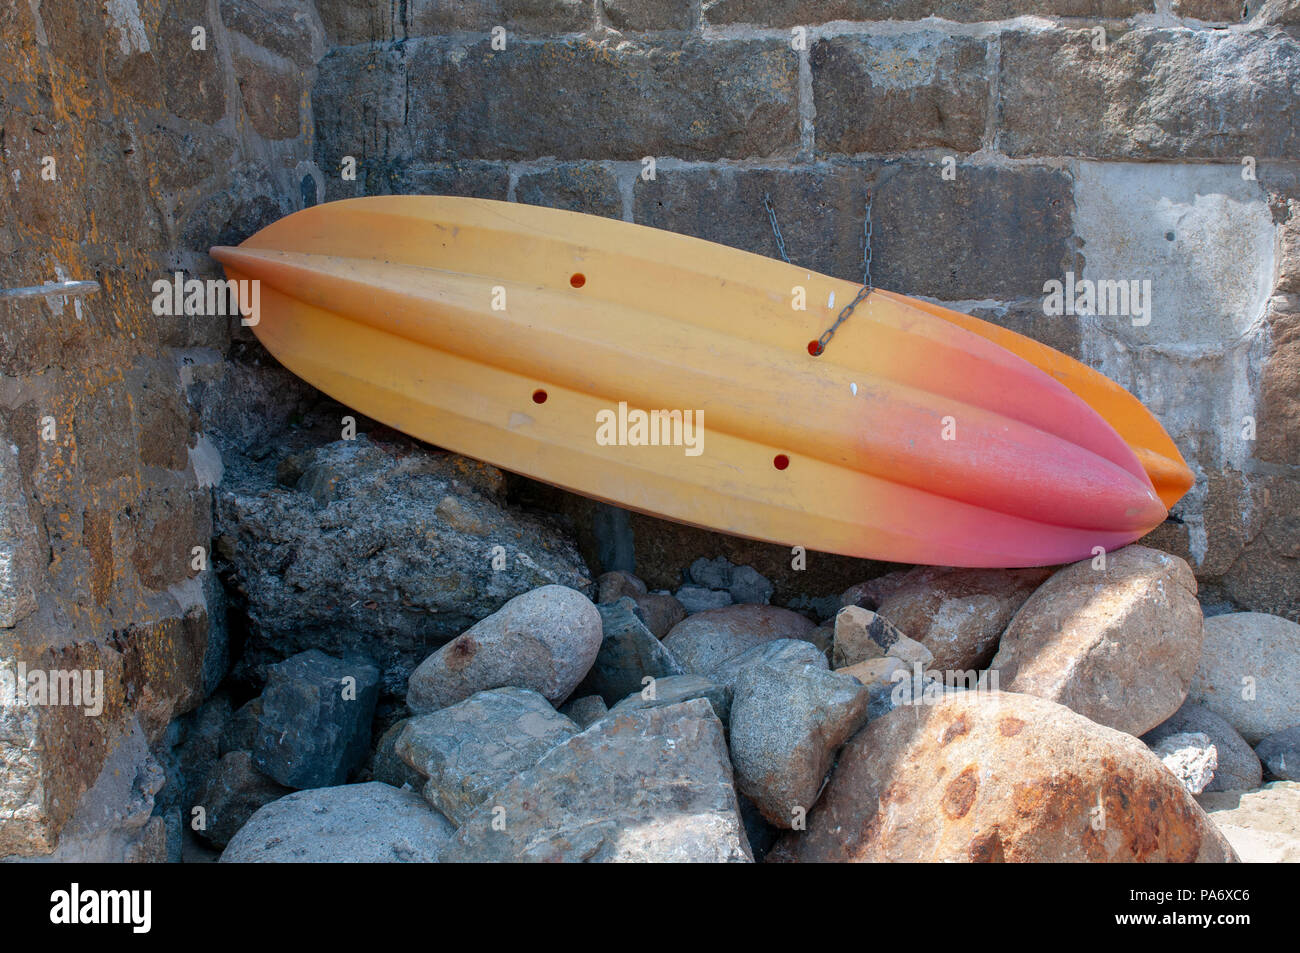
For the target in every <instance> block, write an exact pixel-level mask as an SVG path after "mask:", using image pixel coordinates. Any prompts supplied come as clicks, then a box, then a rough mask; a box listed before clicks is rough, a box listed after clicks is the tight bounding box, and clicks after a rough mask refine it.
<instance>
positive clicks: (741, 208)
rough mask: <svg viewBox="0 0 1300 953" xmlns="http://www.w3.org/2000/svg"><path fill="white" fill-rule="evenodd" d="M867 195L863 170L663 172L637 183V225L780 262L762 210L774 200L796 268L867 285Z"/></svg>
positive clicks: (712, 168) (721, 168)
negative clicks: (767, 199)
mask: <svg viewBox="0 0 1300 953" xmlns="http://www.w3.org/2000/svg"><path fill="white" fill-rule="evenodd" d="M866 188H867V182H866V174H865V173H864V171H863V169H861V168H859V167H855V166H850V165H818V166H816V167H813V168H811V169H805V168H802V167H800V168H791V169H737V168H731V167H727V166H709V167H703V168H686V169H663V168H661V169H659V170H658V171H657V172H656V175H655V178H654V179H653V180H651V181H645V180H644V179H642V178H640V177H639V176H638V177H637V179H636V182H635V184H634V185H633V191H632V195H633V217H634V219H635V221H636V222H637V223H638V224H641V225H650V226H653V227H654V228H663V229H667V230H668V231H671V232H678V233H681V234H685V235H694V236H695V237H696V238H703V239H706V240H708V241H711V242H719V243H720V244H723V245H730V246H732V247H733V248H741V249H743V250H745V251H751V252H755V253H756V254H760V255H767V256H769V257H771V258H776V257H778V255H779V253H778V250H777V245H776V239H775V237H774V236H773V234H772V226H771V222H770V221H769V219H768V215H767V211H766V209H764V207H763V196H764V195H769V196H770V197H771V200H772V207H773V210H774V211H775V213H776V217H777V223H778V224H779V225H780V227H781V235H782V237H783V238H784V240H785V246H786V252H787V254H789V256H790V260H791V261H792V262H794V263H796V264H798V265H802V266H804V267H807V268H811V269H813V270H815V271H820V272H822V273H823V274H830V275H834V276H836V277H839V278H846V279H848V280H850V281H860V280H861V279H862V224H863V218H864V216H865V214H866V213H865V204H866Z"/></svg>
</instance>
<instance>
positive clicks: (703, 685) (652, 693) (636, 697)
mask: <svg viewBox="0 0 1300 953" xmlns="http://www.w3.org/2000/svg"><path fill="white" fill-rule="evenodd" d="M694 698H703V699H705V700H707V701H708V703H709V704H710V705H711V706H712V707H713V712H714V714H716V715H717V716H718V720H719V721H721V722H722V724H723V725H724V726H725V725H726V724H727V722H728V719H729V718H730V717H731V689H730V688H728V687H727V686H725V685H719V684H717V683H716V682H713V681H710V680H709V679H707V678H704V677H702V676H700V675H670V676H669V677H667V678H656V679H655V680H654V682H653V683H651V684H649V685H646V686H645V688H643V689H641V690H640V691H638V692H636V693H634V694H632V695H628V696H627V698H624V699H623V700H622V701H620V702H619V703H618V704H617V705H615V706H614V707H613V708H611V709H610V710H609V711H610V714H611V715H613V714H618V713H621V712H628V711H641V710H643V709H646V708H663V707H664V706H666V705H680V704H681V703H682V702H685V701H690V700H691V699H694Z"/></svg>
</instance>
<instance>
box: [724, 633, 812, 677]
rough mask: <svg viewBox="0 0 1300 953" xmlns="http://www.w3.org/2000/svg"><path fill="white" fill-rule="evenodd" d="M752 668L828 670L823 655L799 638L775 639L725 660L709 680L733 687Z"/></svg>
mask: <svg viewBox="0 0 1300 953" xmlns="http://www.w3.org/2000/svg"><path fill="white" fill-rule="evenodd" d="M751 665H775V666H778V667H785V668H799V667H802V666H804V665H811V666H813V667H815V668H822V669H824V668H827V667H828V666H827V664H826V653H825V652H823V651H822V650H821V649H819V648H818V647H817V646H815V645H813V644H812V643H811V642H804V641H803V640H801V639H777V640H776V641H775V642H764V643H763V644H762V645H756V646H754V647H753V648H752V649H749V650H748V651H746V652H741V653H740V654H739V655H737V656H736V657H735V658H731V659H727V661H725V662H723V663H722V664H721V665H719V666H718V667H717V668H715V669H714V670H713V671H712V672H710V673H709V678H710V679H711V680H712V681H715V682H717V683H718V684H719V685H722V686H724V687H726V688H734V687H735V684H736V679H737V678H739V677H740V673H741V672H743V671H744V670H745V669H747V668H748V667H749V666H751Z"/></svg>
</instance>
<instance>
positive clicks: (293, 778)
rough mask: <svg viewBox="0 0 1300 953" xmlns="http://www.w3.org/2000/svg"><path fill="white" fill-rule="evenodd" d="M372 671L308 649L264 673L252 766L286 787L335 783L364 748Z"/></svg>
mask: <svg viewBox="0 0 1300 953" xmlns="http://www.w3.org/2000/svg"><path fill="white" fill-rule="evenodd" d="M378 698H379V669H377V668H376V667H375V666H373V665H371V664H369V663H368V662H365V661H357V660H349V659H336V658H331V657H330V656H328V655H326V654H325V653H324V652H321V651H318V650H317V649H311V650H310V651H307V652H301V653H299V654H298V655H295V656H293V658H289V659H286V660H285V661H283V662H280V663H278V664H276V665H272V666H270V668H269V670H268V676H267V682H266V689H265V690H264V691H263V692H262V704H261V710H260V712H259V713H258V715H257V733H256V735H255V737H254V741H253V762H254V763H255V764H256V765H257V768H258V770H259V771H261V772H262V773H263V774H266V775H268V776H270V777H272V778H274V779H275V780H276V781H279V782H280V783H281V784H283V785H285V786H286V787H291V788H319V787H329V786H331V785H335V784H342V783H343V782H344V781H346V780H347V779H348V775H349V774H350V773H351V772H352V770H353V769H354V768H357V767H359V766H360V765H361V764H362V762H364V761H365V759H366V755H367V754H368V753H369V751H370V723H371V721H372V720H373V719H374V715H375V703H376V701H377V700H378Z"/></svg>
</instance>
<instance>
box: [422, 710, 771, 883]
mask: <svg viewBox="0 0 1300 953" xmlns="http://www.w3.org/2000/svg"><path fill="white" fill-rule="evenodd" d="M443 859H444V860H446V861H448V862H465V861H474V862H480V861H594V862H601V861H666V862H683V861H697V862H717V861H748V860H750V859H751V855H750V851H749V845H748V843H747V841H746V838H745V830H744V827H743V825H742V823H741V819H740V812H739V806H738V804H737V802H736V791H735V787H734V786H733V784H732V776H731V764H730V762H729V761H728V760H727V746H726V742H725V741H724V740H723V732H722V724H721V723H720V722H719V721H718V719H717V717H716V716H715V715H714V713H713V710H712V709H711V708H710V707H709V705H708V704H707V703H706V702H704V701H703V700H701V699H695V700H693V701H688V702H685V703H684V704H681V705H672V706H668V707H661V708H651V709H648V710H644V711H622V712H611V713H610V715H609V716H608V717H606V718H603V719H601V720H600V721H599V722H597V723H596V724H594V725H592V726H591V727H590V728H588V729H587V730H586V731H584V732H582V734H579V735H574V736H573V737H572V738H570V739H569V740H568V741H566V742H564V743H563V744H561V745H558V746H556V747H555V748H552V749H551V750H550V751H548V752H547V753H546V754H545V755H543V756H542V759H541V760H540V761H539V762H538V763H537V764H536V765H534V766H533V767H531V768H529V769H528V770H526V771H524V772H522V773H521V774H520V775H519V776H518V777H516V778H515V779H514V780H513V781H511V782H510V783H509V784H507V785H506V786H505V787H503V788H501V789H500V790H499V791H497V792H496V794H495V795H494V796H493V798H492V799H491V802H485V803H484V804H482V805H481V806H480V807H479V808H478V810H476V811H475V812H474V813H473V814H471V815H470V817H469V818H468V819H467V820H466V821H465V823H464V824H463V825H462V826H461V828H460V830H459V831H457V832H456V835H455V838H454V839H453V842H452V844H451V845H450V846H449V847H448V849H447V850H446V851H445V852H444V854H443Z"/></svg>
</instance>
